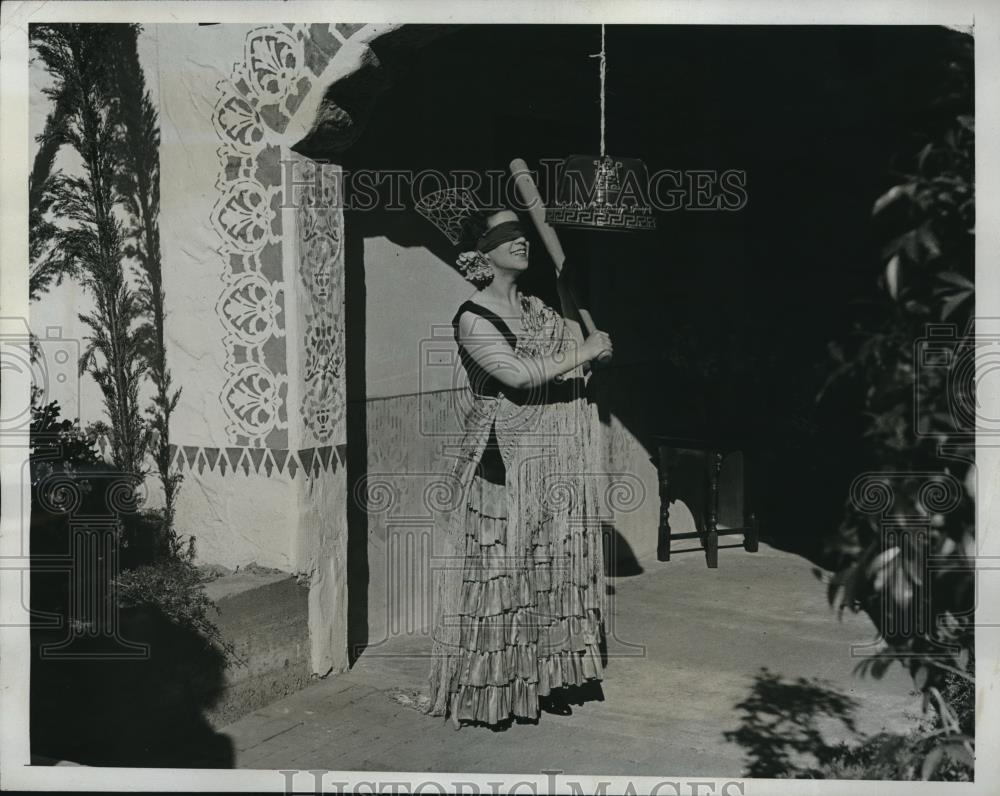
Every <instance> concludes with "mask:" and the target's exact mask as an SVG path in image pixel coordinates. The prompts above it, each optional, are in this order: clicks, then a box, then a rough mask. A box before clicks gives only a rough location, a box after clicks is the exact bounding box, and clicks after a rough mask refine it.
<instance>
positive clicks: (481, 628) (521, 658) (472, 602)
mask: <svg viewBox="0 0 1000 796" xmlns="http://www.w3.org/2000/svg"><path fill="white" fill-rule="evenodd" d="M507 497H508V496H507V488H506V486H505V485H503V484H496V483H493V482H491V481H488V480H486V479H485V478H482V477H481V476H480V475H478V474H477V475H475V476H474V477H473V480H472V483H471V484H470V488H469V490H468V500H467V504H466V506H465V535H464V557H463V562H462V566H461V581H460V583H459V581H458V579H457V578H456V579H455V581H454V584H453V586H452V588H453V589H455V590H458V592H459V593H458V595H457V599H454V598H453V599H451V600H449V602H451V603H452V605H451V606H450V608H451V615H450V616H445V617H443V619H444V621H446V622H450V623H453V624H452V625H451V627H452V629H453V630H455V631H457V632H453V633H451V634H449V637H450V639H451V640H452V641H453V642H454V643H451V644H441V643H436V644H435V660H434V662H433V666H432V670H431V677H430V686H431V691H430V699H431V706H432V712H434V713H437V714H445V713H450V714H451V715H452V717H453V719H455V720H457V721H473V722H482V723H485V724H497V723H498V722H501V721H504V720H506V719H509V718H511V717H519V718H526V719H533V718H536V717H537V716H538V712H539V705H538V699H539V697H545V696H548V695H549V693H550V692H551V691H552V690H553V689H556V688H562V687H564V686H574V685H582V684H583V683H585V682H587V681H589V680H600V679H602V676H603V667H602V662H601V654H600V640H601V639H600V634H601V616H600V607H599V606H600V599H599V596H600V595H598V593H597V592H598V589H599V588H602V587H603V580H602V578H601V577H599V575H600V574H602V573H600V572H598V570H599V569H601V568H602V567H603V557H602V555H601V551H600V550H599V549H595V547H597V546H599V545H600V543H601V542H600V531H599V530H597V531H596V532H595V530H594V529H592V528H588V527H587V526H586V523H579V522H576V523H574V522H571V521H570V520H569V517H568V516H567V515H566V514H565V513H563V514H551V515H547V516H545V517H544V518H543V519H542V520H540V521H539V522H537V523H536V524H535V527H534V528H531V529H530V533H528V534H527V536H526V538H527V539H529V540H530V542H529V543H528V544H526V545H522V547H523V548H524V549H521V550H516V549H513V548H514V544H513V542H512V540H511V541H510V544H509V540H508V534H507V530H508V499H507ZM456 574H457V573H456Z"/></svg>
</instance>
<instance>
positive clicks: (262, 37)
mask: <svg viewBox="0 0 1000 796" xmlns="http://www.w3.org/2000/svg"><path fill="white" fill-rule="evenodd" d="M360 27H362V26H361V25H357V24H341V25H329V24H313V25H300V24H285V25H268V26H262V27H259V28H255V29H253V30H251V31H250V32H249V33H248V34H247V36H246V40H245V43H244V52H243V56H242V58H241V59H240V60H239V61H237V62H236V63H235V64H234V65H233V70H232V75H231V77H230V78H228V79H224V80H220V81H219V82H218V84H217V86H216V88H217V90H218V100H217V102H216V104H215V108H214V111H213V114H212V123H213V126H214V128H215V131H216V134H217V135H218V137H219V139H220V147H219V150H218V152H219V177H218V180H217V181H216V188H217V190H218V192H219V198H218V200H217V201H216V203H215V205H214V207H213V210H212V214H211V223H212V226H213V228H214V229H215V231H216V232H217V233H218V235H219V238H220V239H221V245H220V247H219V254H220V256H221V258H222V261H223V262H222V282H223V287H222V291H221V293H220V295H219V299H218V302H217V304H216V313H217V315H218V317H219V319H220V321H221V323H222V326H223V330H224V331H223V337H222V342H223V345H224V347H225V354H226V356H225V370H226V375H227V378H226V381H225V384H224V386H223V388H222V393H221V395H220V400H221V402H222V407H223V410H224V412H225V415H226V418H227V421H228V423H227V426H226V434H227V436H228V437H229V439H230V441H231V442H232V443H233V444H234V445H241V446H249V447H273V448H278V449H283V448H287V447H288V444H289V436H288V407H287V400H288V367H287V359H288V352H287V342H288V341H286V340H285V328H286V319H285V314H286V312H288V311H289V310H290V309H291V308H289V307H286V280H287V279H288V278H289V275H288V274H285V273H284V272H283V268H282V255H283V246H284V245H285V243H284V239H283V236H284V235H285V234H286V233H288V232H291V231H290V230H284V229H283V228H282V216H281V204H282V202H283V196H282V171H283V168H282V164H281V151H282V150H281V135H282V133H284V131H285V130H286V129H287V127H288V123H289V121H290V120H291V118H292V117H293V115H294V114H295V112H296V110H297V109H298V108H299V106H300V105H301V104H302V101H303V99H304V98H305V96H306V95H307V94H308V92H309V91H310V90H311V89H312V88H313V86H314V83H315V80H316V78H317V77H318V76H319V75H320V74H321V73H322V71H323V69H324V68H325V67H326V65H327V64H328V63H329V62H330V60H331V59H332V58H333V55H334V54H335V53H336V52H337V50H338V49H340V47H341V45H342V44H343V43H344V41H346V40H347V39H348V38H349V37H350V36H351V35H352V34H353V33H355V32H356V31H357V30H358V29H359V28H360ZM328 222H329V219H328V218H327V217H325V216H319V217H318V223H319V225H320V227H321V228H322V231H321V232H320V233H318V234H317V235H315V236H314V237H313V238H312V239H310V240H311V241H312V245H313V246H314V249H315V251H314V252H313V254H310V255H305V256H308V257H310V258H312V259H313V260H315V258H317V257H320V256H323V255H325V254H329V253H330V251H329V248H328V249H327V250H326V251H323V250H322V247H324V246H327V247H329V246H330V245H332V243H331V242H332V241H333V240H334V239H335V238H334V237H333V236H332V235H331V234H329V233H330V227H329V224H328ZM339 231H340V230H339V228H337V229H336V232H337V234H338V236H339ZM336 240H337V241H338V245H339V237H337V238H336ZM306 251H308V250H306V249H304V250H303V252H304V254H305V252H306ZM314 281H315V280H314ZM330 306H331V307H332V306H333V305H332V303H331V305H330ZM319 317H320V316H319V315H318V314H316V315H315V317H314V319H313V321H312V323H311V325H310V323H307V324H306V326H305V330H306V331H305V333H306V334H311V335H312V336H313V343H312V346H311V349H310V350H312V351H313V352H315V353H316V356H314V357H313V358H312V365H313V367H314V373H313V376H312V378H311V380H310V381H311V383H310V384H307V387H306V389H307V399H308V400H309V401H310V406H313V405H316V406H317V407H318V406H320V405H324V406H325V405H327V404H326V401H325V399H324V400H322V401H320V400H317V396H321V395H322V391H323V390H324V389H328V388H329V384H330V378H329V374H330V373H331V372H332V369H333V367H334V366H333V364H332V363H333V361H334V359H335V356H334V355H332V354H331V353H330V352H331V351H332V350H333V349H335V348H336V341H333V340H331V339H325V338H324V334H325V333H326V332H327V330H328V328H329V327H327V326H324V324H323V323H322V321H321V320H319ZM342 349H343V346H342V342H341V351H342ZM333 381H337V379H334V380H333ZM310 391H311V392H310ZM309 394H311V395H312V396H314V397H313V398H308V395H309ZM309 422H311V429H312V430H313V433H314V434H315V435H316V439H317V441H325V440H329V439H331V438H332V431H330V429H331V428H332V425H331V424H332V423H333V422H335V419H332V418H331V417H328V416H326V415H324V414H323V412H322V411H321V410H320V409H316V411H315V413H314V415H312V419H311V421H309Z"/></svg>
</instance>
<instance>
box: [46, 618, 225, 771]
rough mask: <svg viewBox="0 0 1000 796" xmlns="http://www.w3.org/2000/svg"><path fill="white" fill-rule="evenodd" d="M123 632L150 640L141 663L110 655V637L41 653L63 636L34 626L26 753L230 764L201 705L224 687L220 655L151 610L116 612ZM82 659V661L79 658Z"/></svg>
mask: <svg viewBox="0 0 1000 796" xmlns="http://www.w3.org/2000/svg"><path fill="white" fill-rule="evenodd" d="M120 621H121V638H123V639H125V640H127V641H128V642H131V643H140V644H148V645H149V656H148V658H146V659H143V660H115V659H114V657H113V656H114V655H115V654H116V653H119V652H121V647H120V645H119V644H118V642H117V641H115V640H114V639H102V638H97V639H82V638H81V639H79V640H77V641H75V642H74V644H73V645H72V647H71V648H69V649H67V650H64V652H67V653H72V654H73V655H75V656H77V657H76V658H69V659H67V658H54V659H46V658H43V657H41V655H40V649H41V646H42V645H44V644H46V643H49V644H56V643H59V642H60V641H62V640H63V639H64V638H65V633H64V632H60V631H52V630H44V631H42V630H36V631H34V632H33V633H32V657H31V710H30V716H31V751H32V754H33V755H41V756H43V757H46V758H51V759H55V760H69V761H73V762H76V763H81V764H84V765H90V766H135V767H143V768H156V767H163V768H231V767H232V766H233V764H234V762H235V755H234V750H233V745H232V741H231V740H230V739H229V738H228V737H227V736H225V735H223V734H221V733H218V732H216V731H215V730H214V729H213V728H212V726H211V725H210V724H209V723H208V721H207V720H206V718H205V711H207V710H208V709H210V708H211V707H212V706H214V705H215V704H216V702H217V701H218V698H219V696H220V694H221V693H222V689H223V686H224V679H223V675H224V670H225V658H224V656H223V654H222V653H221V652H220V651H218V650H217V649H216V648H214V647H212V646H211V645H210V644H208V643H207V642H206V641H205V639H204V638H203V637H202V636H200V635H199V634H198V633H196V632H195V631H193V630H191V629H190V628H185V627H181V626H179V625H178V624H176V623H174V622H173V621H171V620H170V619H169V618H167V617H166V616H165V615H164V614H163V613H162V612H161V611H159V610H158V609H155V608H147V607H143V608H135V609H126V610H123V611H122V612H121V614H120ZM84 656H86V657H84Z"/></svg>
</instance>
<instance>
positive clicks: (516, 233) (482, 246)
mask: <svg viewBox="0 0 1000 796" xmlns="http://www.w3.org/2000/svg"><path fill="white" fill-rule="evenodd" d="M523 237H524V231H523V230H522V229H521V225H520V223H519V222H517V221H504V222H503V223H502V224H497V225H496V226H495V227H490V228H489V229H488V230H486V232H484V233H483V235H482V237H481V238H480V239H479V242H478V243H476V249H477V250H478V251H481V252H488V251H492V250H493V249H495V248H496V247H497V246H499V245H500V244H502V243H509V242H510V241H512V240H517V239H518V238H523Z"/></svg>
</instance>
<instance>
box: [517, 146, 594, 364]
mask: <svg viewBox="0 0 1000 796" xmlns="http://www.w3.org/2000/svg"><path fill="white" fill-rule="evenodd" d="M510 173H511V174H512V175H514V185H515V186H517V191H518V193H519V194H520V195H521V200H522V201H523V202H524V204H525V206H526V207H527V209H528V215H530V216H531V220H532V221H533V222H534V224H535V229H537V230H538V237H540V238H541V239H542V243H543V244H544V245H545V250H546V251H547V252H548V253H549V257H551V258H552V262H553V264H554V265H555V267H556V279H558V278H559V277H560V275H561V274H562V267H563V263H564V262H565V261H566V253H565V252H564V251H563V247H562V244H561V243H559V236H558V235H557V234H556V231H555V230H554V229H553V228H552V225H551V224H549V223H548V222H547V221H546V220H545V205H544V204H542V197H541V194H539V193H538V186H537V185H535V180H534V179H533V178H532V176H531V171H530V170H529V169H528V164H527V163H525V162H524V160H523V159H522V158H514V159H513V160H512V161H511V162H510ZM559 287H560V292H559V295H560V298H562V297H563V294H564V293H565V296H566V298H568V299H569V301H570V303H571V304H572V305H573V307H572V309H573V310H575V312H576V315H577V316H578V317H579V319H580V323H581V325H582V326H583V329H584V331H585V332H586V334H587V336H588V337H589V336H590V335H592V334H593V333H594V332H595V331H596V329H597V326H596V325H595V324H594V319H593V317H592V316H591V314H590V311H589V310H587V309H584V308H583V307H581V306H580V302H579V301H577V299H576V296H575V295H574V294H573V289H572V288H571V287H570V286H569V285H568V284H565V285H563V284H561V283H560V285H559ZM610 359H611V355H610V354H608V353H607V352H604V353H603V354H602V355H601V356H600V357H598V359H597V361H598V362H601V363H605V362H608V361H610Z"/></svg>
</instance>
